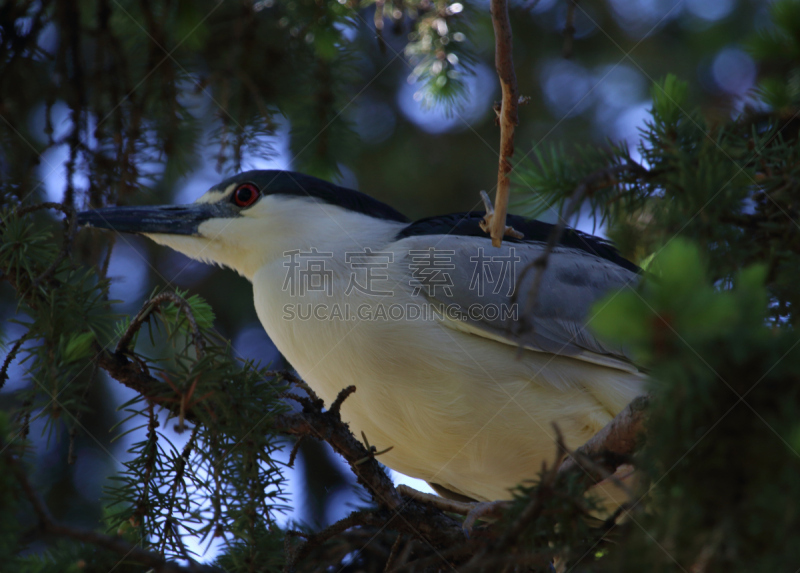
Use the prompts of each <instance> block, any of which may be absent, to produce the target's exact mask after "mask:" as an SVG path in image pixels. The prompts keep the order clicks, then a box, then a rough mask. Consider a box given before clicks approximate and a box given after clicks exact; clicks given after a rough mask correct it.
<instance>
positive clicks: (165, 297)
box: [116, 292, 205, 358]
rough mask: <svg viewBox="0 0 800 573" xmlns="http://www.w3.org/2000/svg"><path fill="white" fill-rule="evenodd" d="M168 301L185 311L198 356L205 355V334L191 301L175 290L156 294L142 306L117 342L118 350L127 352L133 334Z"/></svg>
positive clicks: (118, 351)
mask: <svg viewBox="0 0 800 573" xmlns="http://www.w3.org/2000/svg"><path fill="white" fill-rule="evenodd" d="M166 302H171V303H173V304H175V305H176V306H177V307H178V308H180V309H181V310H182V311H183V314H184V316H186V320H187V321H188V322H189V326H190V327H191V329H192V335H193V337H194V345H195V348H196V349H197V356H198V358H202V357H203V352H204V350H205V344H204V343H203V336H202V334H201V333H200V327H198V326H197V321H196V320H195V318H194V313H192V307H191V306H189V303H188V302H186V300H184V299H183V298H182V297H180V296H178V295H177V294H175V293H174V292H162V293H161V294H159V295H157V296H154V297H153V298H151V299H150V300H148V301H147V302H146V303H144V305H143V306H142V309H141V310H140V311H139V313H138V314H137V315H136V316H135V317H134V319H133V320H132V321H131V323H130V325H129V326H128V328H127V330H126V331H125V333H124V334H123V335H122V338H120V339H119V343H117V348H116V352H117V353H118V354H119V353H125V352H127V350H128V346H130V344H131V341H132V340H133V336H134V335H135V334H136V333H137V332H138V331H139V329H141V328H142V326H143V325H144V323H145V322H146V321H147V319H148V318H150V315H151V314H153V312H155V311H156V310H157V309H159V308H160V307H161V305H162V304H164V303H166Z"/></svg>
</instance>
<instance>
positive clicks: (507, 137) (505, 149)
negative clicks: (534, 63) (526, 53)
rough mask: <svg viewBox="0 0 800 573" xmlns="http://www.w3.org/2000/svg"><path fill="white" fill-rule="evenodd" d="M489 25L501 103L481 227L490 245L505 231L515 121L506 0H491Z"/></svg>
mask: <svg viewBox="0 0 800 573" xmlns="http://www.w3.org/2000/svg"><path fill="white" fill-rule="evenodd" d="M490 10H491V13H492V25H493V26H494V37H495V56H494V63H495V68H496V69H497V75H498V77H499V78H500V88H501V90H502V103H501V105H500V113H499V123H500V159H499V164H498V169H497V194H496V195H495V201H494V212H493V213H492V214H489V213H488V211H487V213H486V218H485V226H484V225H481V226H482V227H483V229H484V231H486V230H487V228H488V229H489V231H490V235H491V237H492V245H493V246H495V247H499V246H500V245H502V244H503V237H504V236H505V234H506V213H507V212H508V197H509V185H510V181H509V178H508V174H509V173H510V172H511V169H512V166H511V161H510V158H511V156H512V155H514V128H515V127H516V126H517V124H518V123H519V117H518V115H517V105H518V103H519V97H518V95H517V76H516V74H515V73H514V60H513V58H512V41H511V21H510V20H509V17H508V2H507V0H491V6H490Z"/></svg>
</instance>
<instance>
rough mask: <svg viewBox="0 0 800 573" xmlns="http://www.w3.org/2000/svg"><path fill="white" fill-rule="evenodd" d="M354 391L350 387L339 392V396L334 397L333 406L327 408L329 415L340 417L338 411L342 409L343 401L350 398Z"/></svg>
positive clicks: (354, 389)
mask: <svg viewBox="0 0 800 573" xmlns="http://www.w3.org/2000/svg"><path fill="white" fill-rule="evenodd" d="M355 391H356V387H355V386H352V385H351V386H348V387H347V388H345V389H344V390H342V391H341V392H339V395H338V396H336V399H335V400H334V401H333V404H331V407H330V408H328V411H329V412H330V413H331V414H336V415H337V416H338V415H340V412H339V411H340V410H341V409H342V404H343V403H344V401H345V400H347V398H348V396H350V395H351V394H352V393H353V392H355Z"/></svg>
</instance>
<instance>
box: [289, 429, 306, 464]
mask: <svg viewBox="0 0 800 573" xmlns="http://www.w3.org/2000/svg"><path fill="white" fill-rule="evenodd" d="M305 439H306V437H305V436H300V437H299V438H297V441H296V442H295V443H294V446H292V451H291V452H290V453H289V463H288V464H286V465H287V466H289V467H290V468H293V467H294V462H295V460H296V459H297V453H298V452H299V451H300V444H302V443H303V440H305Z"/></svg>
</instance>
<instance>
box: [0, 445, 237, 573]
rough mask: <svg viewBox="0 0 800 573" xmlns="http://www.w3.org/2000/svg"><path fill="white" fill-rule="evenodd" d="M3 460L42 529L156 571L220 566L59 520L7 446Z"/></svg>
mask: <svg viewBox="0 0 800 573" xmlns="http://www.w3.org/2000/svg"><path fill="white" fill-rule="evenodd" d="M2 456H3V460H4V461H5V463H6V464H7V466H8V467H9V468H10V470H11V473H12V474H13V475H14V478H15V479H16V480H17V483H19V485H20V487H21V488H22V491H23V493H24V494H25V497H26V498H27V499H28V501H29V502H30V504H31V505H32V506H33V510H34V512H35V513H36V516H37V518H38V519H39V526H40V527H41V528H42V530H43V531H44V532H45V533H48V534H50V535H55V536H56V537H66V538H68V539H73V540H75V541H78V542H80V543H87V544H89V545H94V546H97V547H101V548H103V549H107V550H109V551H112V552H113V553H116V554H118V555H121V556H122V559H124V560H126V561H138V562H140V563H142V564H144V565H145V566H147V567H151V568H152V570H153V571H155V572H157V573H215V572H220V571H221V570H220V569H218V568H216V567H211V566H208V565H200V564H197V563H192V564H191V565H190V566H189V567H183V566H182V565H179V564H177V563H174V562H171V561H167V560H166V559H164V558H163V557H162V556H161V555H159V554H158V553H153V552H151V551H147V550H145V549H142V548H141V547H138V546H137V545H133V544H131V543H129V542H127V541H125V540H124V539H122V538H120V537H112V536H110V535H105V534H102V533H97V532H96V531H91V530H88V529H82V528H78V527H71V526H67V525H63V524H60V523H58V522H57V521H56V520H55V519H54V518H53V516H52V514H51V513H50V510H49V509H48V508H47V506H46V505H45V503H44V501H43V500H42V498H41V497H40V496H39V494H38V493H36V490H34V488H33V486H32V485H31V483H30V481H28V476H27V475H26V474H25V471H24V470H23V469H22V467H21V466H20V463H19V461H17V459H15V458H14V456H12V455H11V450H10V449H5V450H4V451H3V452H2Z"/></svg>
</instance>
